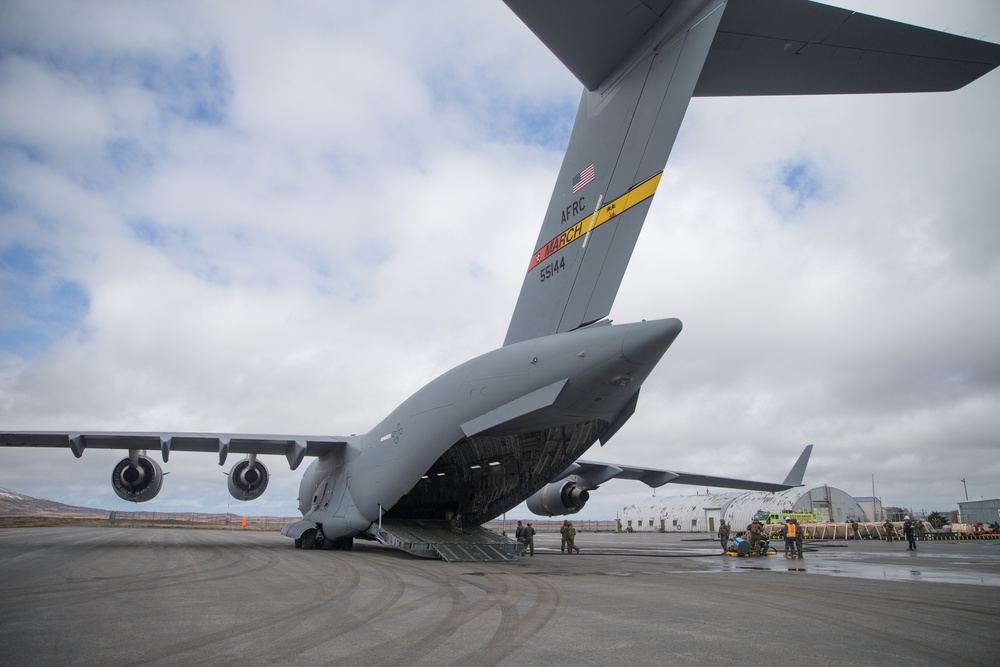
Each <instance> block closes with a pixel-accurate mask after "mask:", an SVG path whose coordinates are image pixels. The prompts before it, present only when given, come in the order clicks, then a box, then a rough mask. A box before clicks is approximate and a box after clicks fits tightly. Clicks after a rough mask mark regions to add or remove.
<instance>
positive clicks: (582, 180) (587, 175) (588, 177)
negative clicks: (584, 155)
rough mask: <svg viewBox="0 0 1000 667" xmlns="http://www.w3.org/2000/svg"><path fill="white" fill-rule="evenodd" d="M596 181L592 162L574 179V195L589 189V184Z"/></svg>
mask: <svg viewBox="0 0 1000 667" xmlns="http://www.w3.org/2000/svg"><path fill="white" fill-rule="evenodd" d="M592 180H594V163H593V162H591V163H590V164H589V165H588V166H586V167H584V168H583V171H581V172H580V173H579V174H577V175H576V176H574V177H573V194H576V193H577V192H579V191H580V190H583V189H584V188H585V187H587V183H590V182H591V181H592Z"/></svg>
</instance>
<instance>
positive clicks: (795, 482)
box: [781, 445, 813, 487]
mask: <svg viewBox="0 0 1000 667" xmlns="http://www.w3.org/2000/svg"><path fill="white" fill-rule="evenodd" d="M812 450H813V446H812V445H806V448H805V449H803V450H802V453H801V454H799V458H798V460H797V461H795V465H793V466H792V469H791V470H789V471H788V475H787V476H786V477H785V481H784V482H782V483H781V484H782V485H783V486H788V487H792V486H802V478H803V477H805V476H806V466H807V465H809V455H810V454H812Z"/></svg>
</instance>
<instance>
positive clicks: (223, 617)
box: [0, 528, 1000, 667]
mask: <svg viewBox="0 0 1000 667" xmlns="http://www.w3.org/2000/svg"><path fill="white" fill-rule="evenodd" d="M578 537H579V539H578V541H577V543H578V545H579V546H580V547H581V549H582V551H583V553H582V554H580V555H578V556H577V555H573V556H569V555H565V554H560V553H559V551H558V539H559V538H558V535H540V536H538V537H537V539H536V545H537V547H536V555H535V556H534V557H525V558H522V559H521V560H520V562H518V563H510V564H506V563H505V564H496V563H483V564H480V563H444V562H441V561H428V560H421V559H417V558H415V557H412V556H408V555H406V554H402V553H399V552H396V551H393V550H389V549H386V548H383V547H380V546H377V545H372V544H370V543H365V542H356V547H355V549H354V550H353V551H348V552H341V551H302V550H297V549H293V548H292V545H291V542H290V541H289V540H287V539H286V538H283V537H281V536H280V535H278V534H276V533H262V532H245V531H214V530H181V529H135V528H118V529H115V528H26V529H4V530H0V665H98V664H100V665H107V664H144V665H228V664H240V665H273V664H283V665H324V664H333V663H336V664H338V665H366V666H369V667H370V666H373V665H400V664H407V665H448V664H462V665H476V666H478V665H506V664H510V665H519V666H523V665H547V666H548V665H559V664H573V665H613V664H620V663H625V664H627V665H629V667H634V666H639V665H664V664H666V665H723V664H738V665H743V664H759V663H760V662H768V663H772V662H773V663H775V664H781V663H785V662H788V663H791V664H807V665H810V667H814V666H815V665H841V664H845V663H846V664H857V665H941V664H947V665H963V664H972V665H998V664H1000V542H943V543H921V544H920V547H919V550H918V551H917V552H916V553H914V552H908V551H907V550H906V546H905V543H899V542H894V543H891V544H885V543H881V542H868V541H860V542H850V543H845V542H844V541H840V542H812V543H807V552H806V558H805V559H803V560H788V559H785V558H783V557H782V556H781V555H780V554H779V555H778V556H772V557H769V558H732V557H726V556H722V555H720V553H721V549H719V547H718V544H717V543H715V542H714V541H712V540H707V539H697V538H696V537H693V536H690V535H685V536H679V535H661V534H648V535H647V534H632V535H611V534H586V533H585V534H581V535H579V536H578Z"/></svg>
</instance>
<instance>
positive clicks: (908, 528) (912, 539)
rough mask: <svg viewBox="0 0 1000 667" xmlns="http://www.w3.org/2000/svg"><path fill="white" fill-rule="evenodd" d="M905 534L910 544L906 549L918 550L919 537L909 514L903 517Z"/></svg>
mask: <svg viewBox="0 0 1000 667" xmlns="http://www.w3.org/2000/svg"><path fill="white" fill-rule="evenodd" d="M903 535H906V541H907V543H908V546H907V547H906V550H907V551H916V550H917V538H916V535H915V534H914V532H913V522H912V521H910V517H909V516H904V517H903Z"/></svg>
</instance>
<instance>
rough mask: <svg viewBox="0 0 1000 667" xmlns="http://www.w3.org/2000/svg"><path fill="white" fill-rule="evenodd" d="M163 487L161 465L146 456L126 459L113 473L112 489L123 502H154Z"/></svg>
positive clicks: (120, 462) (119, 463)
mask: <svg viewBox="0 0 1000 667" xmlns="http://www.w3.org/2000/svg"><path fill="white" fill-rule="evenodd" d="M161 486H163V471H162V470H161V469H160V464H159V463H157V462H156V461H154V460H153V459H151V458H149V457H148V456H146V455H144V454H139V455H138V456H135V457H134V458H133V457H126V458H124V459H122V460H121V461H119V462H118V465H116V466H115V469H114V471H113V472H112V473H111V487H112V488H113V489H114V490H115V493H116V494H118V497H119V498H121V499H122V500H127V501H129V502H133V503H144V502H146V501H147V500H152V499H153V498H155V497H156V494H157V493H159V492H160V487H161Z"/></svg>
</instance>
